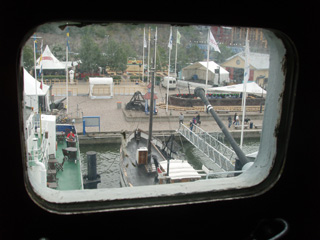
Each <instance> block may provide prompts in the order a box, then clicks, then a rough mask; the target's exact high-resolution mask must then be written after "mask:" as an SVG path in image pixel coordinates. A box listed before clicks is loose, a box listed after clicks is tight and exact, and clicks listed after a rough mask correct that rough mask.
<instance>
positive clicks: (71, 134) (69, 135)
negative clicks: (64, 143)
mask: <svg viewBox="0 0 320 240" xmlns="http://www.w3.org/2000/svg"><path fill="white" fill-rule="evenodd" d="M67 139H68V140H74V139H75V136H74V133H73V132H72V131H70V132H69V134H68V135H67Z"/></svg>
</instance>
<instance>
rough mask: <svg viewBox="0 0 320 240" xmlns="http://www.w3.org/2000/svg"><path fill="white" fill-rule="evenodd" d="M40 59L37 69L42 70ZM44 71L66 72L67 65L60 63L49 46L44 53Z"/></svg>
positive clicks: (42, 61)
mask: <svg viewBox="0 0 320 240" xmlns="http://www.w3.org/2000/svg"><path fill="white" fill-rule="evenodd" d="M39 62H40V57H39V58H38V59H37V66H36V69H40V67H41V66H40V64H39ZM41 64H42V70H64V69H66V65H65V63H64V64H63V63H62V62H60V61H59V60H58V59H57V58H56V57H55V56H54V55H53V54H52V52H51V51H50V48H49V46H48V45H47V46H46V48H45V49H44V51H43V53H42V60H41Z"/></svg>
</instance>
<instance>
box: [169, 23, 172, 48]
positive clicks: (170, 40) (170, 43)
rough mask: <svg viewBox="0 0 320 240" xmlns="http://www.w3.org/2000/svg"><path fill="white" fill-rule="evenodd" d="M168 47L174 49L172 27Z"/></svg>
mask: <svg viewBox="0 0 320 240" xmlns="http://www.w3.org/2000/svg"><path fill="white" fill-rule="evenodd" d="M168 48H170V49H172V27H171V28H170V37H169V43H168Z"/></svg>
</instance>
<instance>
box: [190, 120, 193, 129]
mask: <svg viewBox="0 0 320 240" xmlns="http://www.w3.org/2000/svg"><path fill="white" fill-rule="evenodd" d="M192 128H193V121H192V120H190V130H191V131H192Z"/></svg>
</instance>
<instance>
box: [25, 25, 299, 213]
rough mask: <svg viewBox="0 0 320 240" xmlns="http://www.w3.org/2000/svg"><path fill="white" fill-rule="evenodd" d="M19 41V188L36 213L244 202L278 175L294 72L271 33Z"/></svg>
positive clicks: (52, 30) (134, 29) (107, 34)
mask: <svg viewBox="0 0 320 240" xmlns="http://www.w3.org/2000/svg"><path fill="white" fill-rule="evenodd" d="M225 29H228V31H225ZM27 39H28V40H27V41H25V42H24V46H23V48H22V51H21V68H20V69H21V78H22V79H23V82H24V84H23V85H24V87H23V88H22V89H21V91H22V92H23V94H22V95H23V101H22V105H21V106H20V107H21V108H22V109H23V121H24V123H23V124H24V126H25V128H24V129H25V131H24V136H23V138H24V139H23V140H24V141H25V145H24V151H23V152H24V153H25V159H23V161H24V167H25V168H26V169H25V174H26V178H25V179H26V187H27V190H28V192H29V194H30V196H31V197H32V199H33V200H34V201H36V202H37V203H38V204H40V205H41V206H43V207H44V208H45V209H48V210H49V211H52V212H58V213H70V212H72V213H84V212H94V211H108V210H118V209H128V208H144V207H152V206H167V205H175V204H186V203H192V202H205V201H216V200H223V199H230V198H241V197H248V196H252V195H258V194H263V193H264V192H266V191H267V190H268V189H270V188H271V187H272V186H273V185H274V183H275V182H276V181H277V179H278V178H279V176H280V175H281V169H283V166H284V163H285V152H286V148H287V139H288V136H289V133H290V126H291V125H290V123H291V120H292V112H291V110H292V108H293V101H294V97H293V96H294V94H295V84H296V78H295V73H296V71H297V55H296V52H295V50H294V49H295V48H294V46H293V45H292V42H291V41H290V40H289V39H288V38H287V37H286V36H285V35H284V34H282V33H281V32H276V31H271V30H267V29H260V28H245V27H225V26H223V27H222V26H199V25H183V24H182V25H179V26H176V25H168V24H154V23H153V24H149V23H134V24H128V23H126V24H124V23H106V24H101V23H100V24H91V23H90V24H86V23H78V22H73V23H66V22H56V23H47V24H43V25H41V26H38V27H37V28H36V29H35V31H34V33H33V34H32V35H30V36H27ZM164 77H172V78H173V80H170V81H169V79H168V82H169V83H170V84H172V83H174V84H176V86H177V88H176V89H174V90H172V89H170V91H169V87H170V86H169V84H167V86H164V85H162V84H160V80H161V79H163V78H164ZM91 82H95V84H96V86H94V87H91V85H90V83H91ZM152 95H153V101H151V99H152ZM204 98H206V99H207V102H206V100H203V99H204ZM150 117H152V118H153V124H152V128H151V126H150V124H149V119H150ZM150 129H152V135H151V139H152V141H148V139H149V138H150V134H149V133H150V131H149V130H150ZM280 142H281V144H279V143H280ZM149 146H150V147H151V150H149ZM88 203H89V204H88Z"/></svg>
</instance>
